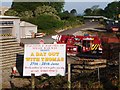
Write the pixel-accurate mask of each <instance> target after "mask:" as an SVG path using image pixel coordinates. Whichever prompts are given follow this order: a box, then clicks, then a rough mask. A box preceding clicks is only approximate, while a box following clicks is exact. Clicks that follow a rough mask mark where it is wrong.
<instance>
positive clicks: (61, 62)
mask: <svg viewBox="0 0 120 90" xmlns="http://www.w3.org/2000/svg"><path fill="white" fill-rule="evenodd" d="M65 67H66V45H65V44H26V45H25V49H24V65H23V76H31V74H35V76H40V75H42V74H48V75H49V76H56V75H58V74H59V75H61V76H65Z"/></svg>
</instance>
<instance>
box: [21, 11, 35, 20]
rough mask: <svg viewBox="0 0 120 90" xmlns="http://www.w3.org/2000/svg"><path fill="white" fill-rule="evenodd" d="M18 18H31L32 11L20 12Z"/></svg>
mask: <svg viewBox="0 0 120 90" xmlns="http://www.w3.org/2000/svg"><path fill="white" fill-rule="evenodd" d="M19 17H22V18H25V19H27V18H32V17H33V12H32V11H24V12H21V13H20V14H19Z"/></svg>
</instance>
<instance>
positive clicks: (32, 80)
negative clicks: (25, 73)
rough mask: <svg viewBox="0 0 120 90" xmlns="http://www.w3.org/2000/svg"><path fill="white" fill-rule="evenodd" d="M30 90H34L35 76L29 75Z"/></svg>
mask: <svg viewBox="0 0 120 90" xmlns="http://www.w3.org/2000/svg"><path fill="white" fill-rule="evenodd" d="M31 88H32V90H35V74H33V73H32V74H31Z"/></svg>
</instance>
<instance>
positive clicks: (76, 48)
mask: <svg viewBox="0 0 120 90" xmlns="http://www.w3.org/2000/svg"><path fill="white" fill-rule="evenodd" d="M56 42H57V44H66V51H67V55H69V56H70V55H72V56H79V57H81V58H84V57H85V58H100V57H101V55H102V45H101V39H100V38H99V37H98V36H97V35H89V34H86V35H84V36H75V35H58V36H57V41H56Z"/></svg>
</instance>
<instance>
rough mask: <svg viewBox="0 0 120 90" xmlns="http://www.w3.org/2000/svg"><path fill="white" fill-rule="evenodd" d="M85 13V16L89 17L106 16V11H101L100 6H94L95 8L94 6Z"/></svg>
mask: <svg viewBox="0 0 120 90" xmlns="http://www.w3.org/2000/svg"><path fill="white" fill-rule="evenodd" d="M84 13H85V15H88V16H90V15H93V16H97V15H98V16H101V15H103V14H104V10H103V9H101V8H99V6H98V5H94V6H92V7H91V8H87V9H85V11H84Z"/></svg>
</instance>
